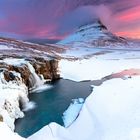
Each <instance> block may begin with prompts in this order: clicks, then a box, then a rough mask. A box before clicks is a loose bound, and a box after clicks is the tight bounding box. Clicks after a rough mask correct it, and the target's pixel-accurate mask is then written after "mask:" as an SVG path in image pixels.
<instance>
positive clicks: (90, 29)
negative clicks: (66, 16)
mask: <svg viewBox="0 0 140 140" xmlns="http://www.w3.org/2000/svg"><path fill="white" fill-rule="evenodd" d="M100 26H101V25H100V24H99V23H93V24H89V25H84V26H82V27H80V28H79V29H78V30H77V32H75V33H73V34H72V35H70V36H68V37H66V38H65V39H64V40H62V41H60V42H58V43H57V44H60V45H64V44H69V43H70V44H71V43H73V42H89V41H90V40H92V41H93V40H97V39H98V38H100V37H106V38H109V36H107V35H106V34H105V33H106V31H105V30H101V29H100Z"/></svg>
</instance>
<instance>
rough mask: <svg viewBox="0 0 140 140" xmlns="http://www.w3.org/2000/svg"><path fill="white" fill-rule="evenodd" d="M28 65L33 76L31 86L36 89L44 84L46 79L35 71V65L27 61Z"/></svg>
mask: <svg viewBox="0 0 140 140" xmlns="http://www.w3.org/2000/svg"><path fill="white" fill-rule="evenodd" d="M27 66H28V68H29V70H30V72H31V74H32V75H31V77H30V83H31V86H32V89H35V88H37V87H39V86H42V85H43V84H44V82H45V80H44V79H43V78H40V77H39V76H38V75H37V73H36V72H35V69H34V67H33V66H32V65H31V64H30V63H29V62H27Z"/></svg>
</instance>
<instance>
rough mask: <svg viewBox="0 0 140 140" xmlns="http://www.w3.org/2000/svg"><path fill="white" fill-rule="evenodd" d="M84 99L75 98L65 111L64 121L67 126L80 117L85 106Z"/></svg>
mask: <svg viewBox="0 0 140 140" xmlns="http://www.w3.org/2000/svg"><path fill="white" fill-rule="evenodd" d="M83 103H84V99H83V98H78V99H73V100H72V103H71V104H70V106H69V107H68V109H67V110H66V111H65V112H64V113H63V117H62V118H63V122H64V126H65V127H69V126H70V125H71V124H72V123H73V122H74V121H75V120H76V118H77V117H78V115H79V113H80V110H81V108H82V106H83Z"/></svg>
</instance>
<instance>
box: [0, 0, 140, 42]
mask: <svg viewBox="0 0 140 140" xmlns="http://www.w3.org/2000/svg"><path fill="white" fill-rule="evenodd" d="M96 18H100V19H101V21H102V22H103V23H104V24H105V25H106V26H107V27H108V29H109V30H110V31H112V32H113V33H116V34H118V35H120V36H125V37H131V38H140V0H0V36H3V37H12V38H18V39H32V38H41V39H63V38H64V37H66V36H67V35H69V34H70V33H72V32H74V31H75V30H76V29H77V28H78V27H79V26H80V25H83V24H85V23H87V22H89V21H92V20H93V19H96Z"/></svg>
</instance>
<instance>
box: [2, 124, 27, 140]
mask: <svg viewBox="0 0 140 140" xmlns="http://www.w3.org/2000/svg"><path fill="white" fill-rule="evenodd" d="M0 132H1V133H0V139H1V140H25V139H24V138H22V137H20V136H19V135H18V134H16V133H13V132H12V131H11V130H10V128H9V127H7V125H6V124H5V123H2V122H0Z"/></svg>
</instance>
